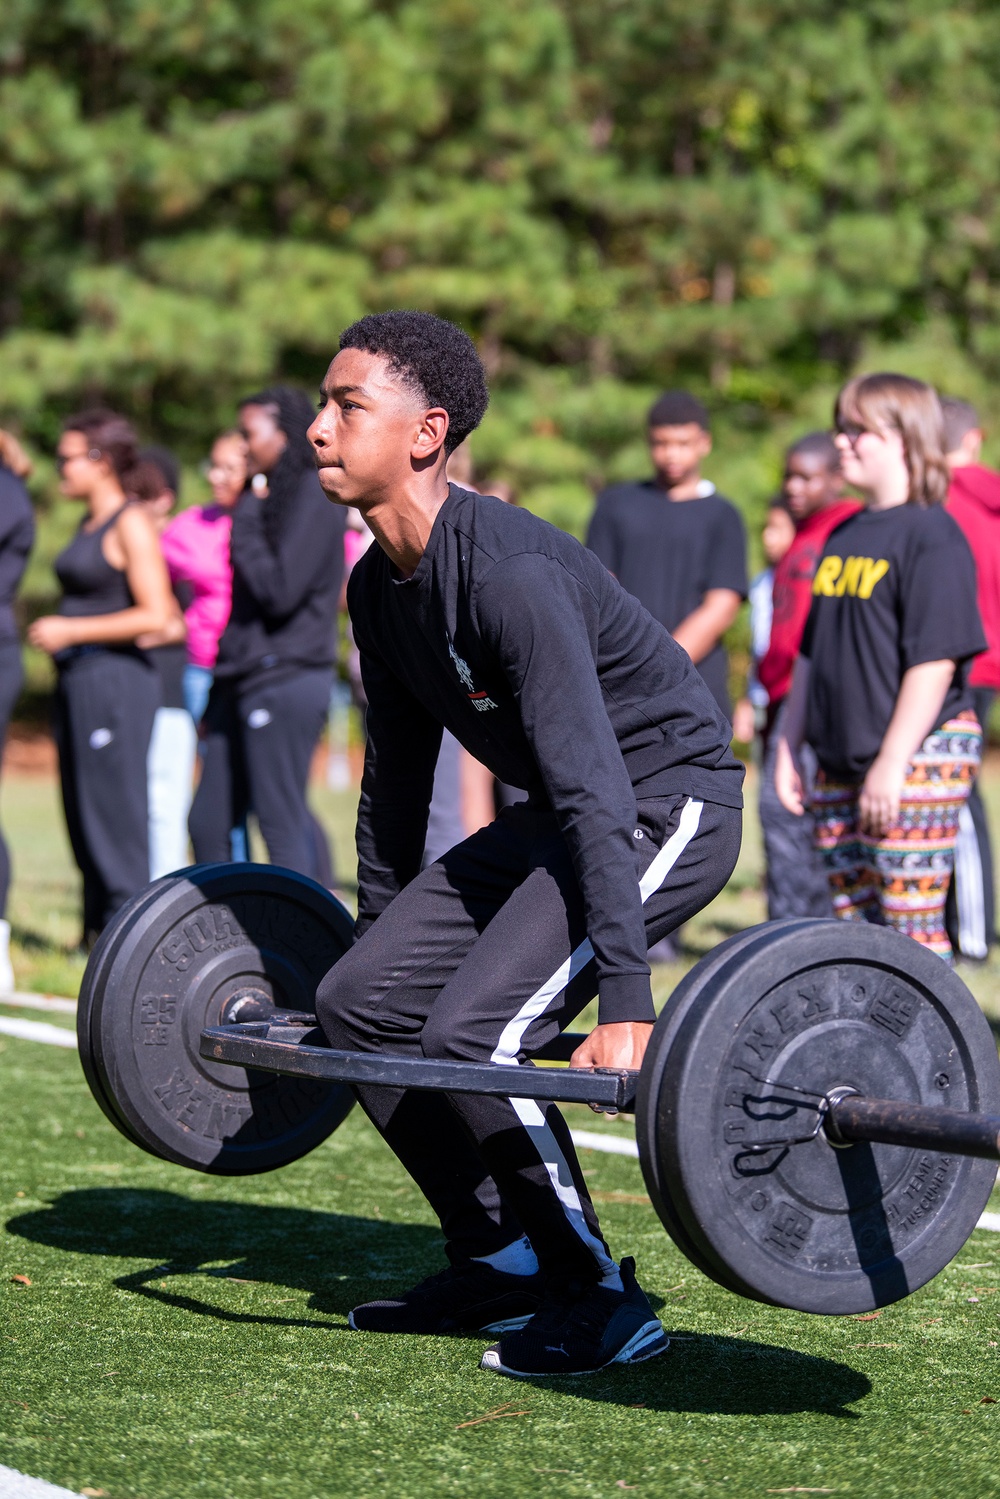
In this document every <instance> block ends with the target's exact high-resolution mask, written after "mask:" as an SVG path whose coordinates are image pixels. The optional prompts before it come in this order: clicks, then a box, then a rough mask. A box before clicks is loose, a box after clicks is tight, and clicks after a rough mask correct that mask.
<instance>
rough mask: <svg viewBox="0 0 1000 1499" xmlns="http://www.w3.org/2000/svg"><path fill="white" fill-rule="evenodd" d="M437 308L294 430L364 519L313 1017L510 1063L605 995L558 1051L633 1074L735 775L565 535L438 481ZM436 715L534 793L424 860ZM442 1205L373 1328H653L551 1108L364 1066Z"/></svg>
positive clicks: (408, 1156) (564, 1342) (730, 831)
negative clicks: (422, 1256) (325, 934)
mask: <svg viewBox="0 0 1000 1499" xmlns="http://www.w3.org/2000/svg"><path fill="white" fill-rule="evenodd" d="M488 399H489V398H488V394H487V389H486V380H485V375H484V372H483V368H482V365H481V364H480V361H479V358H478V356H477V354H476V351H475V348H474V346H473V344H472V342H471V340H470V339H469V338H468V337H467V336H466V335H465V334H464V333H463V332H461V331H460V330H459V329H458V328H455V327H453V326H452V325H451V324H450V323H447V322H444V321H442V320H441V319H439V318H436V317H432V316H430V315H429V314H427V313H418V312H388V313H381V314H378V315H375V316H370V317H366V318H362V319H361V321H360V322H358V323H355V324H354V325H353V326H352V327H350V328H348V329H347V331H346V332H345V333H344V334H343V335H342V337H341V341H340V352H339V353H338V354H337V356H336V358H335V359H334V360H333V362H332V364H331V365H330V368H329V370H328V372H327V375H326V379H325V380H324V382H323V387H322V402H321V409H320V413H319V415H318V416H317V418H316V420H315V421H314V422H313V425H312V427H311V428H310V432H309V436H310V439H311V441H312V442H313V444H314V447H315V450H316V464H317V467H318V469H319V476H320V483H321V484H322V486H323V488H324V490H325V491H326V493H327V495H328V496H329V498H330V499H331V500H333V501H334V502H335V503H337V504H342V505H354V506H356V507H357V508H358V509H359V510H360V511H361V513H362V514H363V516H364V518H365V520H366V522H367V523H368V525H369V526H370V527H371V530H372V532H373V533H374V536H375V540H376V542H377V545H376V546H373V547H371V548H370V549H369V551H368V552H367V553H366V554H365V556H364V558H362V560H361V561H360V562H359V563H358V564H357V566H356V567H355V569H354V572H353V574H352V577H351V582H350V586H349V590H348V604H349V608H350V613H351V619H352V622H353V628H354V635H355V639H356V641H357V644H358V647H359V649H360V652H361V669H362V676H363V679H364V685H365V690H366V693H367V696H368V704H369V706H368V743H367V749H366V754H365V770H364V777H363V780H362V787H361V802H360V807H359V813H358V832H357V842H358V860H359V868H358V924H357V933H356V941H355V944H354V946H353V948H352V949H351V950H350V951H349V952H348V953H347V954H346V955H345V956H344V957H343V958H342V959H341V960H340V961H339V962H338V963H337V964H336V965H335V966H334V967H333V968H332V969H331V970H330V972H329V973H328V974H327V976H326V978H325V980H324V981H323V983H322V984H321V986H320V988H319V992H318V994H317V1000H316V1003H317V1012H318V1015H319V1018H320V1021H321V1024H322V1026H323V1029H324V1031H325V1032H326V1035H327V1037H328V1038H329V1040H330V1043H331V1045H333V1046H334V1047H338V1048H344V1049H351V1050H361V1051H382V1052H386V1053H398V1054H401V1055H411V1056H421V1055H422V1056H425V1057H434V1058H445V1059H458V1060H466V1061H493V1062H498V1063H499V1062H505V1063H508V1064H509V1063H513V1062H524V1061H525V1060H526V1059H527V1058H530V1057H531V1055H532V1054H533V1053H534V1052H535V1051H537V1050H538V1049H539V1048H540V1047H541V1046H543V1045H545V1043H546V1042H548V1041H550V1040H551V1039H552V1038H553V1037H554V1036H555V1035H556V1033H557V1032H559V1031H561V1030H563V1029H565V1027H566V1026H567V1025H568V1024H569V1023H570V1022H571V1021H572V1020H573V1018H574V1017H575V1016H576V1015H578V1014H579V1012H580V1011H581V1010H582V1009H583V1007H584V1005H586V1004H587V1002H588V1001H589V1000H590V999H591V998H592V997H593V996H594V994H595V993H596V994H597V995H598V1021H599V1023H598V1025H597V1026H596V1027H595V1029H594V1030H593V1032H592V1033H591V1034H590V1036H589V1037H588V1038H587V1040H586V1041H585V1042H584V1043H583V1045H581V1046H580V1047H579V1048H578V1050H577V1051H576V1053H575V1054H574V1057H573V1061H572V1065H574V1066H577V1067H594V1066H597V1067H613V1068H637V1067H638V1066H639V1065H640V1063H641V1061H642V1057H643V1053H644V1051H645V1047H646V1043H647V1041H648V1038H649V1034H650V1031H651V1030H652V1021H653V1014H654V1012H653V1002H652V995H651V992H650V977H649V966H648V963H647V961H646V951H647V947H648V946H649V945H650V944H651V943H653V942H656V941H659V939H660V938H661V937H663V936H665V935H667V934H668V933H669V932H671V931H673V930H674V929H675V928H676V927H677V926H679V925H680V924H681V923H682V922H684V921H687V920H688V919H689V918H690V917H692V916H693V915H694V914H695V912H697V911H699V910H701V909H702V908H703V907H704V906H705V905H707V904H708V902H709V901H710V900H711V899H712V898H713V897H714V896H715V895H716V894H717V893H718V892H719V890H721V889H722V887H723V886H724V885H725V883H726V881H727V880H728V878H729V876H730V874H731V873H732V870H733V867H734V865H735V863H736V857H737V854H738V851H739V844H740V827H741V815H740V809H741V806H742V794H741V784H742V778H743V771H742V768H741V766H740V765H739V763H738V761H737V760H736V759H735V758H734V757H733V755H732V752H731V750H730V747H729V729H728V725H727V724H726V723H725V721H724V720H723V718H722V715H721V713H720V712H719V709H718V708H717V707H716V704H715V701H714V699H713V698H712V696H711V694H710V692H709V691H708V689H707V688H706V687H705V685H704V683H703V682H702V680H701V678H700V677H699V676H698V673H697V672H696V671H695V669H694V667H693V666H692V665H691V662H690V659H689V658H688V656H687V655H686V654H685V652H684V651H683V650H682V649H681V647H680V646H678V645H677V644H676V643H675V642H674V641H673V640H672V639H671V638H670V636H669V635H668V633H667V631H666V630H665V629H664V628H663V627H662V626H661V625H659V624H657V623H656V621H655V620H654V619H653V618H652V617H651V615H649V614H648V613H647V612H646V610H645V609H644V608H643V607H642V606H641V605H640V604H639V603H638V602H637V601H636V600H635V599H634V598H632V597H631V596H630V595H629V594H627V593H625V591H624V590H623V589H622V588H621V587H620V586H619V584H618V583H617V582H616V581H615V580H614V578H612V576H611V575H610V573H608V572H607V571H606V570H605V568H604V567H603V566H602V564H601V563H600V562H599V561H598V560H597V559H596V558H595V557H594V556H593V554H592V553H590V552H588V551H587V550H586V549H585V548H584V547H583V546H581V545H580V544H579V542H577V541H575V540H574V539H573V538H572V537H570V536H567V535H565V534H564V533H563V532H561V531H557V530H556V529H555V528H554V527H552V526H550V525H548V524H546V522H544V521H542V520H539V519H538V518H537V517H536V516H533V515H531V514H530V513H529V512H527V511H524V510H518V509H514V508H513V507H511V506H509V505H504V504H503V503H502V502H501V501H500V500H496V499H492V498H489V497H486V496H480V495H474V494H471V493H469V492H467V491H465V490H462V489H460V488H457V487H456V486H455V485H450V486H449V484H448V481H447V479H446V477H445V463H446V461H447V457H448V455H449V454H450V453H451V452H452V451H453V450H454V449H455V448H456V447H457V446H458V444H459V443H460V442H462V441H463V439H464V438H465V437H467V436H468V435H469V433H470V432H471V431H473V430H474V428H475V427H477V426H478V424H479V422H480V421H481V419H482V416H483V413H484V412H485V410H486V405H487V401H488ZM442 726H444V727H447V728H448V729H450V730H451V732H452V733H453V734H454V735H455V737H456V738H457V739H458V740H459V742H460V743H461V744H463V745H464V746H465V747H466V749H468V750H469V751H470V753H471V754H473V755H474V756H475V757H476V758H477V759H478V760H481V761H482V762H483V763H484V764H485V765H486V766H488V767H489V769H490V770H492V771H493V773H494V775H496V776H497V777H498V778H499V779H500V780H502V781H505V782H507V783H509V784H511V785H515V786H520V787H523V788H524V789H525V790H526V791H527V792H528V800H527V802H524V803H521V804H519V805H515V806H513V807H510V808H508V809H506V810H505V811H503V812H501V814H500V815H499V817H498V818H497V819H496V821H495V822H493V823H491V824H490V825H489V826H488V827H486V828H483V829H482V830H481V831H480V832H478V833H475V834H474V835H473V836H472V837H471V838H468V839H466V841H465V842H464V843H461V844H459V845H458V846H457V847H456V848H454V849H452V850H451V852H450V853H448V854H446V855H445V856H444V857H443V858H442V859H440V860H438V862H437V863H435V864H432V865H431V866H430V867H429V868H428V869H425V870H424V871H423V872H422V873H421V872H420V860H421V853H422V851H423V846H424V836H425V831H426V824H427V809H428V806H429V803H430V797H431V787H432V782H433V776H434V766H435V762H436V760H437V755H438V749H439V745H440V740H441V730H442ZM358 1096H359V1098H360V1101H361V1104H362V1107H363V1108H364V1110H365V1112H366V1113H367V1114H368V1116H369V1118H370V1119H371V1120H372V1122H373V1123H374V1124H375V1126H376V1128H377V1129H378V1131H379V1132H380V1134H381V1135H382V1136H383V1138H384V1139H385V1140H386V1142H387V1144H388V1145H389V1146H390V1147H391V1148H392V1150H393V1151H394V1152H395V1153H396V1155H397V1156H398V1157H399V1159H400V1160H401V1161H402V1163H403V1165H404V1166H405V1167H406V1169H407V1171H408V1172H409V1173H410V1175H411V1176H412V1177H413V1179H414V1181H416V1183H417V1185H418V1186H419V1187H420V1189H421V1191H422V1192H423V1193H424V1195H425V1196H426V1198H427V1200H428V1201H429V1202H430V1204H431V1206H432V1207H433V1209H434V1211H435V1212H436V1213H437V1215H438V1217H439V1218H440V1221H441V1226H442V1229H443V1231H444V1235H445V1240H446V1246H447V1253H448V1259H449V1261H450V1265H449V1268H448V1269H446V1270H444V1271H443V1272H442V1273H440V1274H438V1275H435V1276H432V1277H430V1279H429V1280H426V1281H423V1282H422V1283H421V1284H420V1285H418V1286H416V1287H414V1288H413V1289H412V1290H411V1291H409V1292H407V1293H406V1295H404V1296H402V1297H400V1298H399V1299H397V1300H391V1301H378V1302H369V1303H367V1304H365V1305H364V1306H358V1307H355V1308H354V1310H353V1312H352V1313H351V1319H350V1320H351V1326H352V1327H354V1328H356V1329H364V1330H371V1331H381V1332H400V1333H403V1332H409V1333H445V1332H461V1331H465V1332H472V1331H482V1332H486V1333H490V1334H494V1335H497V1336H498V1337H499V1341H498V1342H496V1343H495V1344H494V1345H493V1346H492V1347H490V1348H487V1350H486V1352H485V1353H484V1354H483V1358H482V1367H483V1368H485V1369H494V1370H497V1371H498V1372H501V1373H505V1374H512V1375H517V1376H523V1377H527V1376H532V1375H546V1374H586V1373H591V1372H593V1371H595V1370H597V1369H601V1368H605V1367H606V1366H607V1365H609V1364H612V1363H616V1362H617V1363H629V1362H637V1361H639V1360H642V1359H647V1358H651V1357H653V1356H654V1355H655V1354H658V1353H660V1352H662V1351H663V1350H664V1349H665V1348H666V1346H667V1339H666V1338H665V1336H664V1334H663V1330H662V1328H661V1326H660V1323H659V1321H658V1320H657V1318H656V1316H655V1315H654V1313H653V1311H652V1309H651V1307H650V1305H649V1302H648V1301H647V1299H646V1297H645V1296H644V1294H643V1292H642V1291H641V1289H640V1288H639V1286H638V1285H637V1284H636V1280H635V1272H634V1264H633V1262H632V1261H631V1260H624V1261H622V1263H621V1264H620V1265H619V1264H616V1262H615V1260H614V1259H613V1258H612V1256H611V1253H610V1251H609V1249H608V1246H607V1244H606V1243H605V1240H604V1238H603V1236H602V1234H601V1230H600V1226H599V1224H598V1221H597V1215H596V1213H595V1211H594V1207H593V1204H592V1202H591V1200H590V1197H589V1195H588V1193H587V1188H586V1185H585V1183H584V1180H583V1173H582V1171H581V1170H580V1166H579V1163H578V1161H577V1159H576V1154H575V1152H574V1149H573V1145H572V1142H571V1140H570V1136H569V1131H568V1129H567V1127H566V1124H565V1122H564V1120H563V1119H562V1116H561V1115H560V1113H559V1111H558V1109H557V1108H556V1107H555V1105H548V1106H542V1105H539V1104H538V1103H535V1102H534V1101H531V1100H524V1099H518V1098H510V1099H504V1098H490V1097H483V1096H479V1095H464V1096H445V1095H443V1094H435V1093H427V1092H416V1091H401V1090H397V1091H393V1090H391V1089H388V1088H381V1087H380V1088H365V1087H361V1088H359V1089H358Z"/></svg>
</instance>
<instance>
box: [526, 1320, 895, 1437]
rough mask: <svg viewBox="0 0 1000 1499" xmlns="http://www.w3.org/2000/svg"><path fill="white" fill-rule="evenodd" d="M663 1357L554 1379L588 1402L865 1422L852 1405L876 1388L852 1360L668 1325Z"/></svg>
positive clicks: (553, 1385)
mask: <svg viewBox="0 0 1000 1499" xmlns="http://www.w3.org/2000/svg"><path fill="white" fill-rule="evenodd" d="M666 1331H667V1334H668V1336H669V1338H670V1347H669V1349H668V1350H667V1352H666V1353H665V1354H664V1355H662V1357H660V1358H654V1359H650V1361H649V1362H648V1363H646V1364H632V1365H628V1366H626V1367H624V1368H621V1367H619V1368H615V1369H613V1370H609V1371H607V1372H606V1373H601V1374H595V1375H592V1376H591V1377H590V1378H589V1379H586V1380H581V1379H547V1380H545V1381H544V1384H545V1388H546V1389H558V1390H560V1391H561V1392H562V1393H563V1394H566V1395H577V1396H579V1397H580V1398H581V1399H583V1400H593V1401H597V1402H599V1403H601V1404H608V1405H621V1406H645V1407H646V1408H647V1409H648V1410H659V1411H682V1412H689V1413H690V1414H692V1415H695V1414H698V1415H715V1416H790V1415H795V1414H797V1413H799V1412H802V1411H814V1412H815V1413H816V1414H817V1415H823V1416H835V1417H839V1418H840V1419H841V1420H848V1421H857V1420H860V1416H859V1413H858V1412H857V1411H853V1410H849V1409H848V1406H850V1405H851V1404H853V1403H854V1401H856V1400H863V1399H864V1397H865V1396H866V1395H869V1394H871V1388H872V1387H871V1381H870V1380H869V1379H867V1378H866V1377H865V1375H864V1374H861V1373H859V1372H858V1370H856V1369H852V1368H851V1367H850V1365H848V1364H840V1363H836V1362H835V1361H834V1360H833V1359H828V1358H817V1357H815V1356H813V1355H812V1354H808V1353H798V1352H796V1351H795V1349H792V1348H779V1347H777V1346H776V1345H774V1344H772V1343H757V1342H753V1341H751V1340H750V1339H747V1338H738V1337H732V1338H722V1337H719V1338H714V1337H710V1336H707V1335H705V1334H703V1333H696V1332H691V1331H690V1330H689V1329H687V1328H677V1329H672V1328H670V1327H669V1326H668V1327H667V1328H666Z"/></svg>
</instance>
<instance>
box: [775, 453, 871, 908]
mask: <svg viewBox="0 0 1000 1499" xmlns="http://www.w3.org/2000/svg"><path fill="white" fill-rule="evenodd" d="M782 494H783V496H784V499H785V503H786V504H787V506H788V509H789V511H790V512H791V515H792V519H793V520H794V521H795V523H796V534H795V540H794V541H793V542H792V544H791V546H790V547H789V549H788V551H787V552H786V553H785V555H784V557H783V558H782V560H781V561H780V562H779V563H778V566H777V569H776V570H775V574H774V614H773V616H772V621H771V640H770V644H769V645H768V648H767V652H766V654H765V655H764V657H763V658H762V660H761V662H760V665H759V667H758V669H757V675H758V677H759V679H760V683H761V685H762V686H763V687H764V688H765V690H766V691H767V695H768V710H767V722H766V727H765V731H764V745H763V749H764V754H763V762H762V767H761V787H760V804H759V805H760V821H761V828H762V830H763V834H764V856H765V862H766V868H767V914H768V917H769V919H770V920H771V921H777V920H779V919H780V918H781V917H783V916H832V915H833V906H832V904H831V899H830V884H829V881H828V879H827V875H826V869H825V866H824V864H823V860H822V857H821V856H820V854H819V853H818V852H817V850H816V848H815V846H814V843H813V818H812V815H811V814H810V813H809V812H806V813H805V814H804V815H803V816H802V817H796V816H794V815H793V814H792V813H791V812H788V811H786V809H785V808H784V807H783V806H782V805H781V802H780V801H779V800H778V794H777V792H776V790H775V786H774V758H775V751H776V748H777V740H778V735H777V734H776V733H774V728H775V724H776V722H777V719H778V715H779V714H780V712H781V707H782V704H783V702H784V700H785V697H786V696H787V693H788V690H789V688H790V687H791V684H792V668H793V667H794V665H795V658H796V656H797V655H798V654H799V646H800V645H801V643H802V632H803V631H804V629H805V627H806V620H807V618H808V617H809V606H810V604H811V602H812V582H813V574H814V573H815V571H816V564H817V563H818V561H819V559H820V557H821V556H822V555H823V549H824V547H825V546H826V543H827V540H828V538H829V536H830V533H831V532H832V531H833V530H835V528H836V527H837V526H839V525H840V523H841V521H844V520H846V519H847V518H848V516H850V515H854V514H855V512H856V511H858V510H860V509H861V506H860V504H859V503H858V501H857V500H850V499H846V498H845V496H844V493H843V479H842V478H841V473H840V453H839V452H838V450H837V445H836V443H835V442H834V440H833V436H832V434H831V433H829V432H809V433H807V435H806V436H805V437H801V438H799V440H798V442H796V443H793V444H792V446H791V447H790V448H789V449H788V451H787V453H786V454H785V475H784V479H783V481H782Z"/></svg>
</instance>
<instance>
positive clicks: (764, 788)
mask: <svg viewBox="0 0 1000 1499" xmlns="http://www.w3.org/2000/svg"><path fill="white" fill-rule="evenodd" d="M781 729H782V711H781V710H779V712H778V714H777V716H776V717H775V720H774V722H773V724H772V727H771V730H770V732H769V734H768V735H767V738H766V740H765V742H764V755H763V760H762V762H761V767H760V796H759V799H758V811H759V814H760V827H761V832H762V833H763V835H764V867H765V871H766V873H765V880H766V885H767V916H768V920H769V921H780V920H781V919H782V917H785V916H815V917H823V916H831V917H832V915H833V900H832V898H831V895H830V881H829V879H828V878H827V873H826V865H825V864H824V863H823V856H822V854H820V852H819V850H818V849H817V847H816V845H815V842H814V835H815V831H816V819H815V817H814V816H813V814H812V810H811V809H810V808H809V807H806V809H805V811H804V812H803V813H802V816H801V817H796V815H795V813H794V812H789V811H788V810H787V808H785V807H783V806H782V804H781V801H780V800H779V797H778V791H777V787H776V786H775V784H774V766H775V760H776V758H777V749H778V738H779V736H780V734H781ZM808 753H810V754H811V753H812V751H811V750H810V751H808Z"/></svg>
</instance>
